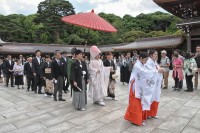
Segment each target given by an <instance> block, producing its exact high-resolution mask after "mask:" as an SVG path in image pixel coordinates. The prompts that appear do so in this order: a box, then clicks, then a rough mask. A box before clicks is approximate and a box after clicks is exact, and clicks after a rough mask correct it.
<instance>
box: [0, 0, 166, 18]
mask: <svg viewBox="0 0 200 133" xmlns="http://www.w3.org/2000/svg"><path fill="white" fill-rule="evenodd" d="M41 1H44V0H0V14H3V15H8V14H24V15H29V14H34V13H36V12H37V6H38V4H39V3H40V2H41ZM69 2H71V3H72V4H73V6H74V8H75V11H76V13H78V12H88V11H91V10H92V9H94V10H95V12H96V13H99V12H105V13H113V14H115V15H118V16H121V17H123V16H124V15H125V14H129V15H132V16H136V15H138V14H140V13H151V12H155V11H164V10H163V9H161V8H160V7H159V6H157V5H156V4H155V3H154V2H153V0H69Z"/></svg>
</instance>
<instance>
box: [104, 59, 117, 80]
mask: <svg viewBox="0 0 200 133" xmlns="http://www.w3.org/2000/svg"><path fill="white" fill-rule="evenodd" d="M103 65H104V66H105V67H109V66H112V67H113V70H116V67H115V63H114V61H113V60H111V63H110V61H109V60H105V61H104V62H103ZM113 74H115V71H114V72H110V79H113V78H112V75H113Z"/></svg>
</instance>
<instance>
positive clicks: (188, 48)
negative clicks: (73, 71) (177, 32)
mask: <svg viewBox="0 0 200 133" xmlns="http://www.w3.org/2000/svg"><path fill="white" fill-rule="evenodd" d="M187 51H189V52H191V33H190V32H188V33H187Z"/></svg>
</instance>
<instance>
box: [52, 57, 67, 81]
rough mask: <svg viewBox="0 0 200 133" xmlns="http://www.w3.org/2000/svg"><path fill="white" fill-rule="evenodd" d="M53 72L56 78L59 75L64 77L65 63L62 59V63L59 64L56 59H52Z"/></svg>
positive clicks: (53, 76)
mask: <svg viewBox="0 0 200 133" xmlns="http://www.w3.org/2000/svg"><path fill="white" fill-rule="evenodd" d="M51 73H52V78H55V79H57V78H58V77H59V76H62V77H64V72H63V63H62V62H61V61H60V65H59V64H58V63H57V61H56V60H54V61H52V63H51Z"/></svg>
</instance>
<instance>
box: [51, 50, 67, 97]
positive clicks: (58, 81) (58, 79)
mask: <svg viewBox="0 0 200 133" xmlns="http://www.w3.org/2000/svg"><path fill="white" fill-rule="evenodd" d="M54 56H55V60H54V61H53V62H52V64H51V72H52V77H53V82H54V94H53V96H54V101H57V91H59V101H65V99H63V98H62V90H63V79H64V71H63V65H64V64H63V62H61V61H60V58H61V54H60V51H58V50H56V51H55V53H54Z"/></svg>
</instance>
